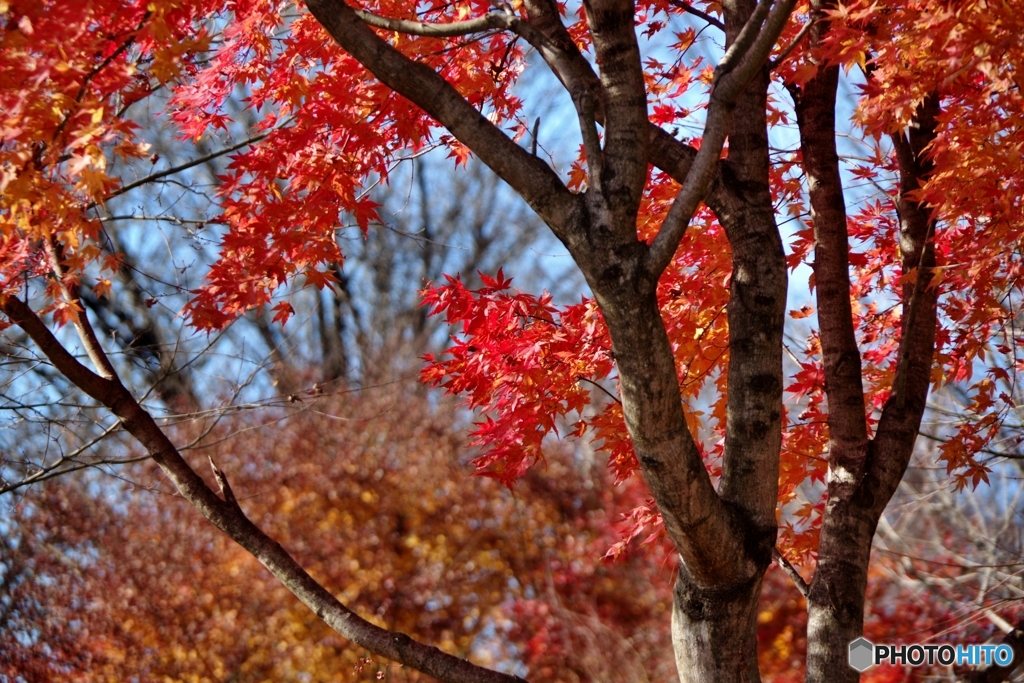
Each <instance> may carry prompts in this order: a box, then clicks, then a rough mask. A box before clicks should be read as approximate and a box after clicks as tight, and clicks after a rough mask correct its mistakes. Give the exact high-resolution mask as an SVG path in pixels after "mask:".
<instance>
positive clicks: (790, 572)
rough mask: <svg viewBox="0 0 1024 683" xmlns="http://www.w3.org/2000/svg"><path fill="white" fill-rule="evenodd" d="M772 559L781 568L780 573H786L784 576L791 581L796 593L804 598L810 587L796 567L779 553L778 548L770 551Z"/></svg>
mask: <svg viewBox="0 0 1024 683" xmlns="http://www.w3.org/2000/svg"><path fill="white" fill-rule="evenodd" d="M772 559H774V560H775V563H776V564H777V565H779V567H781V568H782V571H784V572H786V576H788V577H789V578H790V579H792V580H793V585H794V586H796V589H797V590H798V591H800V595H802V596H804V597H805V598H806V597H807V593H808V591H810V590H811V586H810V584H808V583H807V581H805V580H804V577H802V576H801V575H800V572H798V571H797V570H796V567H794V566H793V564H792V563H791V562H790V561H789V560H787V559H786V556H785V555H783V554H782V553H781V552H779V549H778V548H775V549H774V550H773V551H772Z"/></svg>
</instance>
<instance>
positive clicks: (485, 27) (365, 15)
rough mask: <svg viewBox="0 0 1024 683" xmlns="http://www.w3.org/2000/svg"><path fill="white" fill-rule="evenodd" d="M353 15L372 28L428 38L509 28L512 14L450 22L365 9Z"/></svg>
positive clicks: (451, 36)
mask: <svg viewBox="0 0 1024 683" xmlns="http://www.w3.org/2000/svg"><path fill="white" fill-rule="evenodd" d="M353 11H354V13H355V15H356V16H357V17H359V18H360V19H362V20H363V21H365V22H366V23H367V24H369V25H370V26H373V27H374V28H382V29H385V30H387V31H395V32H396V33H406V34H409V35H413V36H426V37H429V38H455V37H458V36H466V35H469V34H471V33H480V32H482V31H493V30H502V31H507V30H509V29H510V28H511V23H512V21H511V20H512V19H513V15H512V13H511V12H488V13H487V14H485V15H484V16H482V17H477V18H476V19H468V20H466V21H455V22H452V23H433V22H426V21H411V20H408V19H390V18H388V17H382V16H380V15H377V14H373V13H372V12H367V11H365V10H358V9H357V10H353Z"/></svg>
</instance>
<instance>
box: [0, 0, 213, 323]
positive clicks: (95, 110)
mask: <svg viewBox="0 0 1024 683" xmlns="http://www.w3.org/2000/svg"><path fill="white" fill-rule="evenodd" d="M210 11H211V8H210V3H209V2H207V1H206V0H204V1H202V2H200V1H199V0H186V1H183V2H176V3H173V4H172V3H164V2H158V3H152V2H148V1H146V0H135V1H128V0H98V1H96V2H35V1H31V2H28V1H20V0H5V1H4V2H2V3H0V41H2V42H0V238H2V247H0V258H2V260H0V295H2V294H5V293H8V292H11V291H17V290H18V289H20V288H21V287H23V286H24V283H25V281H26V280H27V279H28V278H30V277H32V276H35V275H40V274H42V273H45V272H47V271H49V270H50V269H51V268H52V267H53V264H52V261H53V260H54V259H55V258H57V257H55V256H53V255H49V254H47V253H46V250H45V249H44V248H43V247H42V246H41V245H47V244H50V243H51V241H54V240H56V241H59V243H60V245H61V250H60V256H59V260H60V261H62V263H61V264H60V267H61V269H62V270H64V271H65V272H66V277H65V282H63V283H61V282H58V281H50V282H49V283H48V284H47V288H46V289H47V294H48V296H49V305H48V306H47V309H49V310H54V312H55V316H56V318H57V320H58V321H61V320H65V319H66V317H67V315H68V308H69V307H70V306H72V304H71V303H70V302H69V301H68V300H67V299H66V297H65V296H63V294H62V292H63V288H62V287H61V285H64V286H68V285H74V284H76V283H77V282H78V281H79V279H80V277H81V274H82V271H83V270H84V268H85V267H86V266H87V265H88V264H90V263H92V262H95V261H99V263H100V265H101V266H102V267H103V268H104V269H106V270H112V269H113V268H115V267H116V258H115V257H114V255H112V254H105V253H103V252H102V250H101V248H100V246H99V245H98V243H97V238H98V236H99V223H98V222H97V221H96V220H95V218H94V217H93V216H91V215H90V213H89V210H90V209H91V208H92V207H94V206H96V205H97V204H100V203H102V202H103V201H104V200H105V199H106V198H107V197H109V196H110V195H111V193H113V192H115V191H116V190H117V188H118V187H119V186H120V185H121V181H120V179H118V178H116V177H113V176H111V175H109V169H110V167H111V166H112V164H113V163H114V161H115V160H116V159H122V160H130V159H135V158H138V157H142V156H144V155H145V154H146V152H147V145H146V143H145V142H144V141H142V140H141V139H139V135H138V132H139V131H138V128H139V127H138V125H137V124H136V123H134V122H133V121H131V120H130V119H129V118H125V117H124V116H123V114H124V112H125V111H126V110H127V109H128V108H129V107H130V106H131V105H132V104H134V103H135V102H138V101H139V100H141V99H144V98H146V97H148V96H149V95H151V94H152V93H153V92H155V91H157V90H159V89H161V88H163V87H165V86H167V85H168V84H169V83H170V82H171V81H173V80H174V79H175V78H176V77H178V75H179V74H180V72H181V70H182V68H183V67H184V66H185V65H187V64H188V63H189V62H190V61H191V60H193V59H195V56H196V55H197V54H199V53H200V52H201V51H202V50H205V49H206V47H207V46H208V45H209V36H208V34H207V32H206V30H205V29H204V28H203V26H202V19H203V18H204V17H205V16H206V15H207V13H208V12H210ZM105 287H109V282H107V281H105V280H101V281H100V283H99V285H98V288H99V290H100V293H103V291H104V288H105Z"/></svg>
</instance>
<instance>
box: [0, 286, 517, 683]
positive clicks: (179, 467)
mask: <svg viewBox="0 0 1024 683" xmlns="http://www.w3.org/2000/svg"><path fill="white" fill-rule="evenodd" d="M0 311H2V312H3V313H4V314H5V315H6V316H7V317H8V318H9V319H10V320H11V321H12V322H13V323H14V324H16V325H18V326H19V327H21V329H22V330H24V331H25V332H26V333H27V334H28V335H29V337H31V338H32V340H33V341H34V342H35V343H36V345H37V346H38V347H39V348H40V350H42V352H43V353H44V354H45V355H46V356H47V358H49V359H50V362H51V363H53V365H54V367H55V368H57V370H58V371H60V372H61V373H62V374H63V375H64V376H65V377H67V378H68V379H69V380H71V382H73V383H74V384H75V385H76V386H78V388H79V389H81V390H82V391H84V392H85V393H86V394H88V395H89V396H91V397H92V398H94V399H96V400H97V401H99V402H100V403H102V404H103V405H105V406H106V407H107V408H109V409H110V411H111V412H112V413H113V414H114V415H115V416H116V417H117V418H119V419H120V421H121V424H122V425H123V426H124V429H125V430H126V431H127V432H129V433H130V434H131V435H132V436H134V437H135V438H136V439H137V440H138V441H139V443H141V444H142V446H143V447H144V448H145V449H146V450H147V451H148V452H149V454H150V455H152V458H153V460H154V462H156V463H157V464H158V465H159V466H160V468H161V469H162V470H163V471H164V473H165V474H166V475H167V476H168V477H169V478H170V480H171V481H172V483H173V484H174V486H175V487H176V488H177V489H178V491H179V492H180V493H181V495H182V496H183V497H184V498H185V499H186V500H188V501H189V502H190V503H191V504H192V505H193V506H195V507H196V509H198V510H199V511H200V512H201V513H202V514H203V516H205V517H206V518H207V519H208V520H210V521H211V522H212V523H213V524H214V525H216V526H217V528H219V529H221V530H222V531H223V532H224V533H226V534H227V535H228V536H230V537H231V538H232V539H233V540H234V541H235V542H236V543H238V544H239V545H241V546H242V547H243V548H245V549H246V550H247V551H248V552H249V553H250V554H252V555H253V556H254V557H255V558H256V559H257V560H259V561H260V562H261V563H262V564H263V566H265V567H266V568H267V569H268V570H270V572H271V573H272V574H273V575H274V576H276V577H277V578H278V579H279V580H280V581H281V583H283V584H284V585H285V586H286V587H287V588H288V589H289V590H290V591H291V592H292V593H293V594H295V596H296V597H297V598H299V600H301V601H302V602H303V603H304V604H305V605H306V606H307V607H309V608H310V609H311V610H313V612H314V613H315V614H316V615H317V616H318V617H319V618H321V619H323V621H324V622H325V623H326V624H327V625H328V626H330V627H331V628H333V629H334V630H335V631H337V632H338V633H339V634H341V635H342V636H344V637H345V638H348V639H349V640H351V641H352V642H353V643H355V644H356V645H358V646H360V647H364V648H366V649H367V650H369V651H370V652H373V653H374V654H377V655H379V656H381V657H386V658H388V659H392V660H394V661H396V662H399V663H401V664H404V665H406V666H410V667H412V668H414V669H417V670H418V671H422V672H423V673H426V674H427V675H429V676H433V677H434V678H436V679H438V680H441V681H445V682H449V683H522V679H520V678H518V677H517V676H510V675H508V674H503V673H500V672H497V671H491V670H490V669H485V668H483V667H479V666H476V665H475V664H471V663H470V662H468V661H466V660H464V659H460V658H458V657H455V656H453V655H449V654H446V653H444V652H441V651H440V650H438V649H437V648H434V647H430V646H428V645H424V644H422V643H419V642H416V641H414V640H413V639H411V638H410V637H409V636H407V635H405V634H403V633H398V632H395V631H389V630H387V629H383V628H380V627H378V626H375V625H374V624H371V623H370V622H368V621H366V620H365V619H363V618H361V617H360V616H359V615H357V614H356V613H355V612H353V611H351V610H350V609H349V608H348V607H346V606H345V605H344V604H342V603H341V602H339V601H338V599H337V598H335V597H334V596H333V595H332V594H331V593H330V592H329V591H328V590H327V589H326V588H324V587H323V586H322V585H320V584H319V583H317V582H316V581H315V580H314V579H313V578H312V577H311V576H310V575H309V574H308V573H306V571H305V570H304V569H303V568H302V567H301V566H300V565H299V564H298V563H297V562H296V561H295V559H294V558H292V556H291V555H289V554H288V553H287V552H286V551H285V550H284V548H282V547H281V546H280V545H279V544H278V543H276V542H275V541H274V540H273V539H271V538H270V537H269V536H267V535H266V534H265V533H264V532H263V531H262V530H261V529H260V528H259V527H257V526H256V525H255V524H253V523H252V522H251V521H250V520H249V519H248V518H247V517H246V516H245V515H244V514H243V512H242V510H241V508H240V507H239V506H238V504H237V501H234V502H232V501H231V500H230V496H229V495H228V494H227V489H226V490H225V495H226V497H229V500H221V499H220V498H219V497H218V496H217V494H216V493H214V492H213V490H212V489H210V488H209V487H208V486H207V485H206V483H205V482H204V481H203V480H202V478H201V477H200V476H199V475H198V474H197V473H196V472H195V470H193V469H192V467H191V466H190V465H189V464H188V463H187V462H186V461H185V459H184V458H183V457H182V456H181V453H180V452H179V451H178V449H177V448H176V447H175V446H174V444H172V443H171V441H170V439H168V438H167V435H166V434H164V432H163V431H162V430H161V429H160V427H159V426H158V425H157V424H156V422H155V421H154V420H153V418H152V416H151V415H150V414H149V413H148V412H146V411H145V409H143V408H142V406H141V405H139V403H138V401H136V400H135V398H134V397H133V396H132V395H131V393H129V392H128V390H127V389H125V387H124V385H122V384H121V381H120V380H119V379H118V378H117V377H116V376H114V377H112V378H105V377H101V376H99V375H97V374H96V373H94V372H92V371H91V370H89V369H88V368H86V367H85V366H84V365H82V364H81V363H79V362H78V360H77V359H76V358H75V357H74V356H72V355H71V354H70V353H68V351H67V349H65V348H64V346H63V345H62V344H61V343H60V341H59V340H58V339H57V338H56V337H55V336H54V335H53V333H52V332H51V331H50V330H49V328H48V327H47V326H46V325H45V324H44V323H43V321H42V320H41V319H40V318H39V316H38V315H36V313H35V311H33V310H32V309H31V308H29V306H28V305H27V304H25V303H24V302H23V301H21V300H20V299H18V298H17V297H14V296H8V297H6V298H5V299H3V300H2V301H0ZM224 485H226V480H225V482H224ZM225 488H226V487H225Z"/></svg>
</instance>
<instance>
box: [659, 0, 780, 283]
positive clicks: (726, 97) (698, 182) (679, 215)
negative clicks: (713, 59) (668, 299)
mask: <svg viewBox="0 0 1024 683" xmlns="http://www.w3.org/2000/svg"><path fill="white" fill-rule="evenodd" d="M769 2H770V0H762V2H760V3H759V4H758V9H757V10H755V12H754V14H752V15H751V18H750V19H749V20H748V21H747V23H746V25H745V26H744V27H743V30H742V31H741V32H740V37H739V38H737V41H736V43H734V44H733V46H731V47H730V48H729V50H727V51H726V54H725V56H724V57H723V58H722V60H721V61H720V62H719V65H718V67H717V68H716V69H715V80H714V85H713V86H712V87H713V89H712V92H711V101H710V103H709V105H708V113H707V122H706V123H705V124H704V135H703V138H702V140H701V146H700V150H699V151H698V152H697V154H696V155H695V157H694V160H693V163H692V164H691V166H690V168H689V170H688V171H687V174H686V180H685V181H684V182H683V187H682V188H681V189H680V191H679V194H678V195H677V196H676V198H675V200H674V201H673V202H672V207H671V208H670V209H669V212H668V215H667V216H666V217H665V221H664V223H662V226H661V228H660V229H659V230H658V234H657V235H656V236H655V238H654V241H653V242H652V243H651V247H650V251H649V252H648V254H647V259H646V263H645V267H646V269H647V272H648V273H649V274H651V275H653V276H658V275H660V274H661V272H662V271H664V270H665V268H666V267H667V266H668V264H669V262H670V261H671V260H672V256H673V255H674V254H675V251H676V248H678V246H679V243H680V241H682V239H683V235H684V234H685V233H686V228H687V226H688V225H689V223H690V220H692V218H693V214H694V213H696V211H697V207H698V206H700V202H701V201H702V200H703V199H704V197H705V195H706V194H707V191H708V188H709V187H710V185H711V180H712V178H713V177H714V175H715V172H716V170H717V166H718V160H719V157H720V156H721V153H722V146H723V145H724V144H725V138H726V136H727V135H728V134H729V128H730V124H731V120H732V112H733V108H734V107H735V105H736V101H737V99H738V98H739V96H740V95H741V94H742V93H743V91H744V90H745V89H746V87H747V83H748V82H749V81H750V79H751V78H752V77H753V75H754V73H755V72H756V71H757V70H758V69H761V68H763V67H764V63H765V60H766V59H767V58H768V55H769V54H770V52H771V49H772V46H773V45H774V44H775V41H776V40H778V37H779V35H781V33H782V30H783V28H785V26H786V21H787V20H788V19H789V16H790V14H792V12H793V8H794V7H795V5H796V2H795V0H781V2H779V3H777V4H776V5H775V6H774V7H772V9H771V11H770V12H768V10H767V9H766V7H767V5H768V3H769ZM759 13H760V16H762V18H763V14H764V13H767V20H765V21H764V27H763V28H762V29H761V30H760V32H757V28H756V27H757V26H759V25H760V21H758V22H756V26H755V16H756V15H759ZM752 26H754V28H751V27H752ZM740 39H743V41H744V42H745V43H746V44H747V45H748V46H749V49H747V50H745V51H743V50H740V49H738V48H737V49H733V48H734V47H735V46H736V44H737V43H739V41H740Z"/></svg>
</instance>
